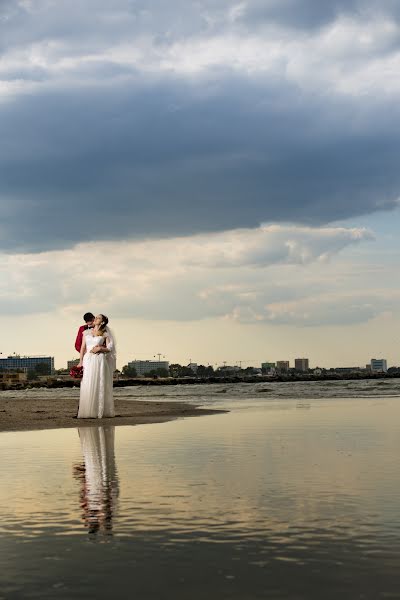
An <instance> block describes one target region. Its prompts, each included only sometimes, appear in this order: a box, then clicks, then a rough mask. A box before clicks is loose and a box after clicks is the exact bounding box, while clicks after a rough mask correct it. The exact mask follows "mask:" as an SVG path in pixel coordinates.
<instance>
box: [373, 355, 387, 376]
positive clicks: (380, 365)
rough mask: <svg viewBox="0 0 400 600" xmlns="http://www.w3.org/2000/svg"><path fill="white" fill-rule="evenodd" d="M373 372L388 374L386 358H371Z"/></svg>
mask: <svg viewBox="0 0 400 600" xmlns="http://www.w3.org/2000/svg"><path fill="white" fill-rule="evenodd" d="M371 371H373V372H375V373H386V371H387V362H386V359H385V358H371Z"/></svg>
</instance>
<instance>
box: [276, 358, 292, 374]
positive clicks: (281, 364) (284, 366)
mask: <svg viewBox="0 0 400 600" xmlns="http://www.w3.org/2000/svg"><path fill="white" fill-rule="evenodd" d="M289 366H290V364H289V361H288V360H278V361H276V370H277V371H281V372H287V371H289Z"/></svg>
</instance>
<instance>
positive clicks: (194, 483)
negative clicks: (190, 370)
mask: <svg viewBox="0 0 400 600" xmlns="http://www.w3.org/2000/svg"><path fill="white" fill-rule="evenodd" d="M78 393H79V390H78V389H77V388H76V389H58V390H47V389H42V390H36V389H32V390H18V391H14V392H11V391H7V392H0V398H1V397H6V396H7V398H10V397H14V398H25V399H26V402H27V403H29V401H30V399H32V398H35V397H41V398H42V397H49V398H51V397H57V398H66V399H67V398H76V399H77V397H78ZM115 396H116V398H123V399H124V400H131V401H132V402H134V401H136V400H147V401H153V400H154V401H157V402H161V401H171V400H173V401H180V402H187V403H189V404H196V405H198V406H204V407H207V408H213V407H214V408H218V409H224V410H226V411H227V412H224V413H220V414H215V415H207V416H199V417H189V418H180V419H177V420H174V421H170V422H166V423H160V424H149V425H139V426H135V427H133V426H120V427H118V426H116V427H115V426H114V425H112V424H107V425H104V426H99V427H93V428H91V427H84V426H82V427H81V426H79V427H76V428H75V429H73V428H72V429H58V430H44V431H29V432H7V433H1V434H0V468H1V471H0V472H1V487H0V511H1V515H2V518H1V521H0V600H2V599H14V598H16V599H17V598H41V599H57V598H62V599H68V600H70V599H72V598H82V599H84V598H96V599H97V598H99V599H103V598H107V599H109V598H135V599H138V600H142V599H147V598H149V599H157V600H163V599H170V598H171V599H176V600H181V599H182V600H183V599H185V600H197V599H199V600H200V599H206V600H213V599H216V600H219V599H221V600H223V599H233V600H236V599H238V600H239V599H241V600H253V599H258V598H260V599H261V598H263V599H265V598H266V599H275V598H276V599H281V598H282V599H290V600H303V599H304V600H314V599H315V600H330V599H335V600H337V598H341V599H349V600H355V599H371V600H375V599H380V598H382V599H384V598H385V599H386V598H398V599H400V500H399V498H400V380H399V379H381V380H363V381H332V382H295V383H290V382H285V383H283V382H271V383H265V382H260V383H251V384H250V383H249V384H245V383H243V384H223V383H221V384H213V385H181V386H157V387H153V386H143V387H126V388H116V389H115Z"/></svg>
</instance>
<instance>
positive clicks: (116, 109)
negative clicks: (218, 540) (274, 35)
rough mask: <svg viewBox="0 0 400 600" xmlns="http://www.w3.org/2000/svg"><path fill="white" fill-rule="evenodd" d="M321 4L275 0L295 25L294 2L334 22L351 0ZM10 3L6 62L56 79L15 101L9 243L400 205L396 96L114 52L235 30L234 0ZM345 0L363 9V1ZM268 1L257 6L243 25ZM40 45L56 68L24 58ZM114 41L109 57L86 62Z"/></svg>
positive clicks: (7, 169) (24, 72) (0, 178)
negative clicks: (140, 40) (227, 18)
mask: <svg viewBox="0 0 400 600" xmlns="http://www.w3.org/2000/svg"><path fill="white" fill-rule="evenodd" d="M82 4H83V5H84V6H82ZM311 4H312V3H311V2H300V1H299V2H295V1H294V0H293V1H291V2H281V3H279V6H280V7H281V8H280V9H279V10H278V8H277V7H278V3H276V2H269V3H268V2H267V3H266V6H268V7H269V10H270V11H275V12H274V14H275V17H274V18H276V19H278V17H279V19H278V20H279V21H280V22H281V23H286V22H287V17H286V16H285V15H286V14H289V13H286V12H285V11H289V8H290V7H291V10H290V11H289V12H290V14H291V18H293V19H294V20H295V21H296V22H297V24H298V26H299V27H300V26H301V27H305V26H309V27H315V26H316V24H317V22H318V23H321V24H322V23H323V22H326V21H327V20H329V19H333V18H334V17H335V15H336V14H337V12H338V11H339V9H340V10H341V9H342V8H343V6H342V3H340V2H336V3H335V2H332V3H326V4H325V3H313V4H314V5H315V6H319V7H320V8H319V9H318V10H316V12H315V14H314V13H313V14H314V18H315V19H314V22H311V16H310V18H308V17H307V15H308V14H310V15H311V12H310V11H311ZM389 4H390V3H384V4H383V6H386V7H387V8H390V6H389ZM321 5H322V7H321ZM328 5H329V6H328ZM364 5H368V3H364ZM4 6H5V8H4ZM4 6H3V13H0V14H1V26H0V27H1V28H2V29H4V31H5V32H6V36H5V39H6V41H7V47H8V48H11V51H12V52H14V51H15V54H12V52H11V51H10V52H11V58H10V55H8V56H6V60H5V61H4V64H3V70H2V71H1V73H2V78H3V81H4V82H5V83H6V84H9V83H12V84H14V83H17V84H18V85H19V83H20V81H21V80H22V82H25V83H32V82H34V83H37V82H38V81H40V82H42V81H45V82H47V83H49V85H47V83H45V84H44V85H43V86H41V84H40V85H39V86H37V87H35V88H34V89H33V91H31V90H30V89H29V88H28V89H27V90H25V91H23V92H22V93H20V94H18V93H17V94H16V95H15V96H11V97H10V98H7V97H6V99H5V100H4V101H3V102H2V103H1V104H0V139H1V146H0V201H1V204H0V248H1V249H6V250H8V251H27V250H28V251H29V250H33V251H40V250H43V249H51V248H64V247H69V246H71V245H73V244H75V243H77V242H80V241H90V240H98V239H118V238H129V237H147V236H155V237H163V236H171V235H185V234H190V233H196V232H199V231H203V232H206V231H215V230H223V229H232V228H237V227H255V226H257V225H258V224H259V223H260V222H262V221H264V222H266V221H289V222H296V223H308V224H323V223H328V222H332V221H336V220H339V219H345V218H347V217H352V216H355V215H361V214H366V213H370V212H373V211H375V210H382V209H391V208H393V207H394V206H396V205H397V198H398V197H399V190H400V170H399V168H398V164H397V163H398V161H397V156H398V155H399V150H400V147H399V146H400V136H399V134H398V128H397V127H396V126H395V124H396V123H398V118H399V109H398V108H397V106H398V102H397V99H396V100H394V99H393V98H389V99H387V98H386V99H385V98H382V100H380V101H379V102H378V101H376V100H374V101H371V99H370V98H366V99H363V98H357V97H356V98H348V99H343V98H342V99H338V97H335V96H334V95H332V97H331V96H329V95H328V94H326V93H323V91H321V93H316V91H315V89H314V88H313V89H311V90H310V92H309V93H308V91H307V89H306V87H304V86H303V89H302V90H301V91H300V89H299V87H298V86H297V85H295V84H294V83H289V82H288V81H287V80H286V79H285V77H284V76H278V75H277V74H275V75H273V76H271V77H269V76H266V75H265V73H262V72H261V74H259V75H257V74H255V75H252V76H249V75H248V74H246V73H244V72H243V73H240V72H238V70H235V69H233V68H231V67H230V65H220V66H219V67H218V68H217V67H214V69H208V72H207V73H200V74H198V73H197V74H196V73H195V74H190V76H184V75H182V74H181V75H180V76H178V75H177V74H176V73H175V74H173V75H172V74H171V72H167V71H166V70H162V69H161V70H160V71H159V72H156V71H157V70H156V69H154V68H152V69H148V70H146V69H144V70H140V69H139V68H137V70H136V71H135V70H134V67H133V66H132V65H127V63H126V62H124V60H122V61H120V62H118V61H116V60H115V58H112V56H109V55H108V50H107V49H108V46H107V44H108V43H110V44H113V43H114V42H115V41H116V40H117V41H119V42H121V43H122V42H126V43H128V42H130V43H133V42H134V41H135V39H134V38H133V39H132V31H134V32H136V33H137V34H138V35H139V33H149V32H152V34H153V45H154V44H156V45H157V44H159V45H160V46H162V47H165V48H167V47H168V44H172V43H173V42H174V40H177V39H180V38H185V39H186V41H187V40H189V41H190V39H192V38H191V36H192V35H195V34H196V35H199V34H200V33H201V32H204V31H206V30H210V28H211V29H212V30H213V31H215V30H217V29H219V30H221V29H223V28H224V27H225V28H228V25H227V24H226V23H227V22H226V23H225V24H224V20H223V15H224V14H225V13H224V11H225V10H227V9H228V8H229V3H227V2H222V1H221V2H215V3H211V2H198V3H193V4H192V3H183V2H176V3H175V4H174V10H169V9H168V10H167V9H166V7H165V3H162V2H159V3H157V2H147V3H142V2H133V1H132V2H128V1H126V2H122V1H120V2H116V3H113V5H112V9H111V8H108V7H109V3H107V4H104V5H102V4H101V3H98V2H96V3H91V2H87V3H76V4H74V6H73V7H72V8H74V9H76V13H77V15H78V17H79V18H77V16H76V14H75V13H74V10H72V8H71V3H70V2H69V3H68V5H67V4H66V3H64V2H59V3H57V10H49V9H48V8H45V7H46V4H45V3H42V2H40V1H37V2H35V1H33V2H31V3H29V2H25V4H24V5H22V4H18V3H17V4H14V3H9V4H8V5H7V4H6V5H4ZM7 6H8V12H7ZM95 6H96V11H94V12H93V9H94V7H95ZM346 6H347V8H348V10H353V9H354V11H355V10H356V9H357V6H358V3H356V2H349V3H346ZM371 6H372V4H371ZM260 7H261V4H260V3H258V2H255V1H254V2H248V3H246V6H245V9H244V11H242V13H238V14H239V16H238V19H237V23H238V26H241V25H240V24H241V23H242V24H243V23H244V22H245V21H246V19H247V22H250V21H251V18H254V17H255V15H256V13H257V10H260ZM324 7H325V8H324ZM334 7H335V10H334V11H333V8H334ZM323 8H324V10H323ZM252 10H253V13H252V12H251V11H252ZM179 11H180V12H179ZM332 11H333V12H332ZM90 14H92V15H93V19H92V21H93V22H92V23H91V22H90V19H89V17H90ZM271 14H272V13H271ZM296 14H298V15H299V16H298V18H297V17H295V15H296ZM354 14H356V13H355V12H354ZM252 15H253V17H252ZM318 15H319V16H318ZM178 16H179V18H178ZM300 16H301V17H302V19H303V21H301V19H300ZM307 20H309V21H310V22H309V24H308V25H307ZM6 23H8V25H9V27H8V28H6V25H5V24H6ZM235 23H236V21H235ZM286 24H288V23H286ZM290 26H292V24H290ZM130 27H132V28H133V29H132V31H130V32H129V30H130ZM232 27H233V26H232ZM235 27H236V25H235ZM227 31H228V29H227ZM118 36H119V37H118ZM21 40H22V41H21ZM154 40H155V41H154ZM106 42H107V43H106ZM35 43H36V44H38V43H40V44H42V45H43V44H44V45H46V43H48V44H49V47H51V52H50V54H49V55H48V56H49V57H50V58H48V60H47V62H46V61H43V60H42V58H40V60H39V59H38V60H36V61H35V60H33V61H31V62H29V61H28V62H27V64H26V65H25V64H24V61H23V60H16V59H15V56H17V57H18V52H21V51H23V50H24V49H26V48H31V46H29V44H35ZM3 44H4V38H3ZM68 44H70V47H68V52H67V58H68V60H70V61H72V62H74V60H75V59H76V60H77V62H76V63H74V66H73V67H68V68H67V69H66V71H65V73H64V78H65V79H63V76H61V78H60V79H59V80H58V81H57V83H56V85H52V83H53V80H55V79H56V78H57V76H59V75H58V72H59V69H60V68H62V66H61V67H60V66H59V63H57V60H58V58H59V57H61V58H63V50H62V48H64V47H65V45H68ZM102 49H103V50H104V51H103V54H102V56H99V55H98V54H97V55H96V60H93V61H91V62H88V61H85V60H82V61H80V60H79V57H80V56H81V55H82V56H86V55H88V54H90V53H94V52H95V51H96V52H97V53H98V52H99V51H101V50H102ZM131 51H132V52H134V50H131ZM29 52H31V54H32V52H33V54H34V53H35V52H36V50H35V48H34V49H33V50H32V48H31V50H29V51H28V50H27V53H28V54H29ZM46 56H47V55H46ZM52 60H53V61H54V64H55V67H54V69H52V68H51V64H50V66H49V64H48V63H49V61H50V63H51V61H52ZM7 61H8V62H7ZM64 68H65V67H64ZM68 69H69V70H68ZM283 70H284V69H283ZM360 103H361V104H360ZM361 107H362V110H360V108H361Z"/></svg>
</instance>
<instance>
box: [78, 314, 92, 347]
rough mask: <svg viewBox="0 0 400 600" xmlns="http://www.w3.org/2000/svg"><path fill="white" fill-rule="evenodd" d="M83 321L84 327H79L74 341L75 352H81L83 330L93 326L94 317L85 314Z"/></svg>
mask: <svg viewBox="0 0 400 600" xmlns="http://www.w3.org/2000/svg"><path fill="white" fill-rule="evenodd" d="M83 320H84V321H85V323H86V325H81V326H80V327H79V329H78V333H77V336H76V340H75V350H76V351H77V352H80V351H81V347H82V338H83V332H84V331H85V329H91V328H92V327H93V325H94V315H93V314H92V313H91V312H88V313H85V314H84V315H83Z"/></svg>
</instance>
